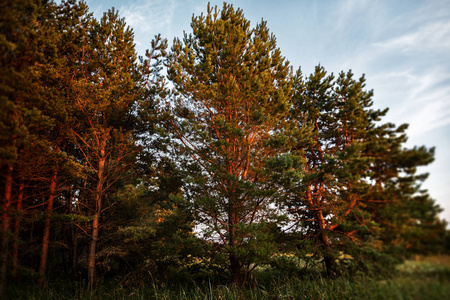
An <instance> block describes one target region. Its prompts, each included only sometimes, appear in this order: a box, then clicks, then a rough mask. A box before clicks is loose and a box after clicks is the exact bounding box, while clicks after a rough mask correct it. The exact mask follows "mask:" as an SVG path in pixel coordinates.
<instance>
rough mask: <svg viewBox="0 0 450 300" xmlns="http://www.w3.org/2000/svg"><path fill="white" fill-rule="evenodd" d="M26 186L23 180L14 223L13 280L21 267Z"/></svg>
mask: <svg viewBox="0 0 450 300" xmlns="http://www.w3.org/2000/svg"><path fill="white" fill-rule="evenodd" d="M24 188H25V184H24V182H23V180H21V181H20V185H19V195H18V197H17V217H16V220H15V222H14V243H13V253H12V270H11V273H12V274H11V275H12V277H13V278H16V277H17V267H18V266H19V230H20V222H21V221H22V202H23V190H24Z"/></svg>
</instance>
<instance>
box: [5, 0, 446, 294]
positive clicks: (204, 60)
mask: <svg viewBox="0 0 450 300" xmlns="http://www.w3.org/2000/svg"><path fill="white" fill-rule="evenodd" d="M0 7H1V8H2V9H1V10H0V53H1V54H0V68H1V72H0V170H1V174H2V176H1V177H0V194H1V195H2V198H1V207H0V208H1V210H2V220H1V222H2V229H1V236H0V237H1V244H2V245H1V246H2V249H1V253H0V254H1V263H2V267H3V268H2V270H6V268H5V267H6V266H7V267H8V268H9V267H10V266H13V268H12V269H13V270H12V271H11V274H8V276H9V277H11V278H12V277H14V276H15V277H16V279H17V280H19V281H20V279H21V278H22V279H24V281H28V282H31V281H34V280H36V279H37V278H38V276H42V275H43V274H42V271H41V274H40V275H38V272H37V271H36V270H37V266H39V265H40V262H41V261H43V259H41V261H40V260H39V258H40V257H43V256H42V255H41V254H42V253H43V252H44V251H43V249H44V242H43V237H44V235H45V234H44V233H43V232H45V231H46V230H47V231H46V232H47V233H48V234H47V236H50V241H49V242H48V253H49V255H48V257H49V261H48V265H49V267H48V268H47V269H48V270H49V278H54V277H55V276H58V277H64V280H65V279H67V278H75V279H77V280H79V279H80V278H83V276H84V275H85V274H84V273H86V272H85V271H86V269H88V270H89V274H90V279H92V278H94V277H95V276H94V275H98V278H100V279H103V280H104V281H105V282H106V284H105V285H104V284H102V283H100V285H98V288H99V290H98V291H95V290H94V289H90V290H88V289H87V286H85V285H84V283H83V282H82V281H76V283H74V284H69V283H67V282H66V283H64V282H61V283H60V282H59V281H58V280H55V281H53V280H54V279H50V280H51V282H55V283H56V284H57V286H52V285H48V286H46V287H45V288H44V289H42V290H41V292H40V291H38V289H37V288H36V287H33V288H34V289H32V290H31V291H30V292H29V293H28V292H25V291H19V290H14V287H13V288H10V291H9V293H10V295H13V296H14V297H16V298H20V297H22V298H27V297H31V298H32V297H46V296H47V294H51V293H53V295H54V298H61V297H66V296H67V297H69V295H70V297H73V295H76V297H79V298H92V297H100V298H101V297H105V298H108V297H109V298H110V297H113V298H114V297H117V298H121V297H122V298H124V297H130V298H132V297H136V298H139V297H155V298H158V297H166V298H170V297H174V298H177V297H178V298H179V297H184V298H186V297H194V298H199V297H201V298H208V297H209V298H219V297H221V298H230V299H235V298H255V299H261V298H274V297H288V298H289V297H290V298H293V297H304V296H306V297H307V298H331V299H333V298H336V299H342V298H364V297H365V295H367V293H363V292H364V291H366V292H367V291H371V292H372V293H373V298H382V296H385V295H387V293H392V295H393V298H395V297H398V298H401V297H405V298H408V297H409V298H412V297H414V296H413V294H412V291H414V292H421V293H423V295H424V297H425V295H428V296H430V295H431V297H432V296H433V295H434V294H429V293H427V292H426V291H425V290H424V287H425V284H418V285H416V284H417V282H416V281H417V280H415V279H414V278H413V277H412V276H411V277H409V276H410V275H408V274H409V273H411V272H409V269H410V268H412V266H415V265H416V263H407V264H406V265H403V267H401V268H400V269H399V273H392V270H394V268H395V266H396V265H398V264H400V263H401V261H402V260H403V259H404V258H405V257H411V256H413V255H415V254H418V253H419V254H432V253H441V252H445V251H447V252H448V251H449V248H450V246H449V245H450V242H449V241H450V238H449V232H448V230H446V225H447V224H446V223H445V222H444V221H442V220H440V219H439V218H438V214H439V212H441V208H440V207H439V206H438V205H436V203H435V201H434V200H433V199H432V198H431V197H430V195H429V194H428V193H427V191H424V190H422V189H421V184H422V182H423V181H424V180H426V178H427V174H420V173H418V170H420V167H422V166H426V165H428V164H430V163H432V161H433V160H434V148H426V147H425V146H421V147H414V148H410V149H407V148H404V144H405V142H406V140H407V135H406V133H405V132H406V129H407V125H405V124H403V125H400V126H398V127H397V126H395V125H394V124H390V123H387V124H383V123H382V122H381V121H382V117H383V116H385V115H386V113H387V109H385V110H377V109H374V108H373V107H372V106H373V103H372V97H373V92H372V91H370V90H366V86H365V79H364V76H362V77H361V78H359V79H356V78H355V77H354V75H353V74H352V72H351V71H349V72H347V73H344V72H341V73H339V74H337V75H334V74H332V73H331V74H329V73H327V71H326V70H325V68H324V67H322V66H318V67H316V69H315V71H314V73H313V74H311V75H309V76H303V75H302V73H301V71H300V70H299V71H298V72H297V73H296V74H295V75H294V74H292V68H291V67H290V66H289V62H288V61H287V60H286V59H285V58H284V57H283V56H282V55H281V52H280V50H279V49H278V48H277V45H276V39H275V36H274V35H273V34H271V33H270V31H269V29H268V28H267V24H266V22H265V21H261V23H258V24H256V26H254V27H252V26H251V24H250V21H249V20H247V19H246V18H245V17H244V13H243V11H242V10H240V9H235V8H234V7H233V6H232V5H228V4H224V5H223V8H222V9H219V8H218V7H210V6H209V5H208V8H207V12H206V14H201V15H200V16H194V17H193V18H192V23H191V28H192V33H190V34H185V35H184V37H183V38H182V39H175V41H174V43H173V45H172V47H171V49H170V51H169V50H168V43H167V40H165V39H163V38H162V37H161V36H160V35H157V36H155V39H154V40H153V41H152V43H151V49H150V50H148V51H147V52H146V55H145V57H138V56H137V53H136V52H135V47H134V42H135V41H134V36H133V31H132V29H131V28H129V27H127V25H126V23H125V20H124V19H123V18H121V17H120V16H119V13H118V12H117V11H116V10H115V9H111V10H109V11H108V12H106V13H105V14H104V15H103V17H101V18H100V19H96V18H94V17H93V16H92V14H90V13H89V11H88V7H87V6H86V4H85V3H84V2H80V1H77V0H68V1H62V2H61V3H55V2H54V1H32V0H18V1H9V0H4V1H2V2H1V5H0ZM165 74H167V76H166V75H165ZM169 86H170V87H172V89H169ZM53 183H56V186H54V185H53V189H52V184H53ZM50 199H51V201H50ZM96 224H97V225H99V226H97V225H96ZM46 243H47V242H46ZM417 264H419V265H422V262H419V263H417ZM428 267H430V266H428V265H427V266H426V268H425V269H427V270H428ZM430 268H434V266H431V267H430ZM419 269H420V268H419ZM444 269H445V268H444ZM95 270H96V274H95V272H94V271H95ZM420 270H422V269H420ZM416 271H417V270H414V271H413V272H412V273H414V272H416ZM2 272H3V271H2ZM324 272H327V274H328V275H333V276H331V277H330V276H328V277H325V276H324ZM390 272H391V273H392V274H394V275H395V274H400V275H399V276H400V277H399V278H398V279H395V278H394V276H391V277H389V278H393V280H392V282H382V281H377V280H376V279H377V278H380V277H382V276H387V275H386V274H389V273H390ZM420 273H427V274H425V275H424V276H425V277H424V278H425V280H428V281H429V283H430V286H431V285H434V286H435V287H436V294H435V295H441V294H442V295H443V294H445V292H447V290H448V289H446V288H445V286H443V284H441V283H442V282H444V283H447V281H448V277H445V276H447V275H448V270H446V269H445V270H438V271H436V272H434V271H433V272H431V271H430V272H428V271H427V272H425V271H424V272H422V271H420ZM4 274H6V271H5V272H3V273H2V278H3V277H5V276H6V275H4ZM61 274H63V276H60V275H61ZM414 274H415V275H416V273H414ZM337 275H340V276H341V277H340V278H337V279H336V278H334V279H332V277H336V276H337ZM368 275H370V276H371V277H365V276H368ZM421 275H423V274H421ZM347 276H354V277H353V278H359V279H361V282H360V283H353V282H352V281H351V279H348V277H347ZM402 276H403V277H402ZM427 276H428V277H427ZM433 276H436V277H433ZM286 277H289V279H286ZM230 278H231V279H232V281H233V282H234V284H235V285H233V286H228V285H227V281H228V280H229V279H230ZM277 278H278V279H277ZM42 279H43V277H41V278H40V280H42ZM60 279H61V278H60ZM91 281H92V280H91ZM5 282H6V281H2V284H4V283H5ZM110 282H119V283H120V284H119V287H118V288H115V287H114V288H110V287H109V286H108V284H110ZM173 282H176V284H174V283H173ZM193 283H195V284H196V285H193ZM244 283H245V284H248V286H246V287H245V288H242V289H238V288H237V286H241V285H243V284H244ZM59 284H61V285H60V286H59ZM91 284H93V282H91ZM205 284H206V287H202V286H203V285H205ZM201 285H202V286H201ZM0 286H1V285H0ZM134 286H139V288H138V289H136V290H135V289H134ZM149 286H151V288H149ZM92 287H93V286H92V285H91V286H90V287H89V288H92ZM74 291H75V293H73V292H74ZM421 295H422V294H421ZM49 297H50V296H49ZM368 297H369V298H370V296H368Z"/></svg>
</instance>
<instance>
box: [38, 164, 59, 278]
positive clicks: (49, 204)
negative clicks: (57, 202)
mask: <svg viewBox="0 0 450 300" xmlns="http://www.w3.org/2000/svg"><path fill="white" fill-rule="evenodd" d="M57 176H58V171H57V170H56V168H55V169H54V170H53V172H52V177H51V179H50V195H49V197H48V202H47V215H46V217H45V222H44V234H43V237H42V250H41V261H40V264H39V275H40V277H39V282H40V283H42V282H44V280H45V271H46V269H47V257H48V244H49V240H50V222H51V215H52V212H53V201H54V199H55V193H56V180H57Z"/></svg>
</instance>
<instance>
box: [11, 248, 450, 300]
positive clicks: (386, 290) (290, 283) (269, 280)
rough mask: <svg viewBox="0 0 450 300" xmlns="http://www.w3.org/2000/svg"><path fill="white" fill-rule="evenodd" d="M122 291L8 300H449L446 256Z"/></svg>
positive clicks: (76, 290)
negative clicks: (382, 268) (372, 269)
mask: <svg viewBox="0 0 450 300" xmlns="http://www.w3.org/2000/svg"><path fill="white" fill-rule="evenodd" d="M149 282H150V283H149V284H148V285H147V286H141V287H124V286H122V285H117V284H114V282H103V283H99V284H98V285H97V286H95V287H89V286H88V285H87V284H86V283H84V282H71V281H67V280H66V281H56V282H53V283H51V284H47V285H46V286H43V287H41V286H38V285H33V284H25V285H21V284H15V285H13V286H10V287H8V291H7V292H8V293H7V295H8V298H7V299H246V300H247V299H339V300H340V299H383V300H384V299H427V300H431V299H448V297H449V295H450V257H445V256H443V257H428V258H418V259H414V260H410V261H407V262H405V263H404V264H403V265H401V266H399V267H398V271H397V272H396V273H395V276H390V277H389V278H373V277H368V276H364V275H360V276H355V277H341V278H336V279H330V278H327V277H324V276H321V275H320V274H312V275H311V274H309V275H308V276H290V277H288V276H283V275H281V274H279V273H276V272H270V271H268V270H263V271H261V272H260V273H258V274H255V282H254V284H253V285H252V286H250V287H245V288H236V287H235V286H233V285H221V284H212V283H211V282H212V281H208V280H205V281H203V283H199V284H193V283H192V284H187V283H184V284H182V283H179V284H177V283H174V282H167V283H164V282H156V281H153V280H150V281H149Z"/></svg>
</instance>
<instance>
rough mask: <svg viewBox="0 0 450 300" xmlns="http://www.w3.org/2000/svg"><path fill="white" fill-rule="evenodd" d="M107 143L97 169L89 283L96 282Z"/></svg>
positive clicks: (89, 259)
mask: <svg viewBox="0 0 450 300" xmlns="http://www.w3.org/2000/svg"><path fill="white" fill-rule="evenodd" d="M105 162H106V156H105V144H103V145H102V149H101V150H100V159H99V162H98V170H97V172H98V173H97V180H98V181H97V187H96V190H95V198H94V199H95V214H94V219H93V220H92V236H91V243H90V245H89V255H88V281H89V284H91V285H92V284H94V282H95V255H96V246H97V241H98V232H99V224H100V213H101V209H102V193H103V183H104V180H105V178H104V169H105Z"/></svg>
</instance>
